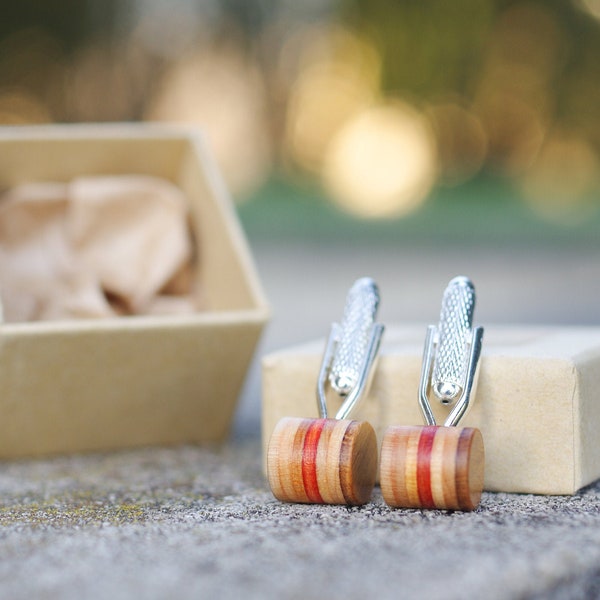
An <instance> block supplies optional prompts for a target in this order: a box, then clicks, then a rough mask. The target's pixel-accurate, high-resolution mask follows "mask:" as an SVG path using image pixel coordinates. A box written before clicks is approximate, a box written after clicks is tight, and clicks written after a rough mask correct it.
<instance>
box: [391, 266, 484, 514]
mask: <svg viewBox="0 0 600 600" xmlns="http://www.w3.org/2000/svg"><path fill="white" fill-rule="evenodd" d="M474 308H475V288H474V287H473V284H472V283H471V281H470V280H469V279H467V278H466V277H455V278H454V279H453V280H452V281H450V283H449V284H448V287H447V288H446V291H445V292H444V297H443V299H442V310H441V314H440V323H439V326H438V327H437V328H436V327H435V326H433V325H431V326H429V328H428V330H427V337H426V340H425V349H424V352H423V366H422V370H421V381H420V384H419V404H420V406H421V411H422V412H423V416H424V418H425V422H426V423H427V425H426V426H425V427H411V426H393V427H389V428H388V429H387V430H386V432H385V435H384V438H383V444H382V448H381V467H380V469H381V470H380V482H381V491H382V493H383V497H384V500H385V501H386V502H387V503H388V504H389V505H390V506H393V507H402V508H438V509H447V510H473V509H475V508H476V507H477V505H478V504H479V501H480V498H481V492H482V489H483V473H484V462H485V454H484V447H483V438H482V436H481V432H480V431H479V429H474V428H471V427H456V425H458V423H459V421H460V420H461V418H462V417H463V416H464V415H465V413H466V412H467V409H468V408H469V403H470V399H471V393H472V389H473V384H474V382H475V376H476V372H477V365H478V362H479V356H480V354H481V343H482V339H483V328H482V327H476V328H474V329H473V327H472V322H473V311H474ZM432 396H433V397H434V398H436V399H437V400H438V401H439V402H440V403H441V404H442V405H444V406H450V407H451V410H450V412H449V414H448V416H447V418H446V419H445V421H444V426H443V427H441V426H438V425H437V424H436V420H435V416H434V413H433V410H432V408H431V404H430V398H431V397H432Z"/></svg>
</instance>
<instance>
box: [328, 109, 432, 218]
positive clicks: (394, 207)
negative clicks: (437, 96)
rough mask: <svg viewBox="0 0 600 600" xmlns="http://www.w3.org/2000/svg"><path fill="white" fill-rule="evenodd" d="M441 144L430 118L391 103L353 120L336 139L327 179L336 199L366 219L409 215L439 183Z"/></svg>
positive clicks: (344, 206) (330, 156) (330, 154)
mask: <svg viewBox="0 0 600 600" xmlns="http://www.w3.org/2000/svg"><path fill="white" fill-rule="evenodd" d="M435 162H436V161H435V145H434V141H433V136H432V133H431V131H430V129H429V126H428V123H427V121H426V119H425V118H424V117H423V116H422V115H421V114H420V113H419V112H417V111H416V110H415V109H413V108H411V107H409V106H407V105H406V104H403V103H400V102H395V103H391V102H390V103H386V104H381V105H378V106H374V107H372V108H369V109H366V110H364V111H363V112H361V113H360V114H358V115H357V116H356V117H355V118H353V119H351V120H350V121H349V122H348V123H347V124H346V125H345V126H344V127H343V128H342V129H341V130H340V132H339V133H338V134H337V135H336V136H335V138H334V139H333V140H332V142H331V144H330V146H329V148H328V152H327V156H326V160H325V167H324V181H325V184H326V187H327V189H328V191H329V193H330V194H331V197H332V198H333V200H334V201H335V202H336V203H337V204H338V205H339V206H341V207H342V208H344V209H345V210H347V211H349V212H351V213H354V214H356V215H358V216H361V217H370V218H382V217H391V216H401V215H405V214H407V213H409V212H411V211H413V210H415V209H416V208H417V207H418V206H420V205H421V204H422V202H423V201H424V200H425V198H426V196H427V194H428V193H429V191H430V190H431V188H432V186H433V183H434V181H435V175H436V168H435Z"/></svg>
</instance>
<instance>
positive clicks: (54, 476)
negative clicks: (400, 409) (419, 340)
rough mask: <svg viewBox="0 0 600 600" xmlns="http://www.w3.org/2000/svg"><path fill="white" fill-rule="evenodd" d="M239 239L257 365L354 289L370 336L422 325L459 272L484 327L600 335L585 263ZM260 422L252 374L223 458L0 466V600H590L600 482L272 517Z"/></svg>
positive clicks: (597, 554) (219, 453) (132, 456)
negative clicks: (444, 504) (248, 257)
mask: <svg viewBox="0 0 600 600" xmlns="http://www.w3.org/2000/svg"><path fill="white" fill-rule="evenodd" d="M251 242H252V245H253V248H254V251H255V255H256V260H257V264H258V267H259V270H260V272H261V275H262V277H263V281H264V284H265V287H266V289H267V293H268V296H269V298H270V300H271V302H272V304H273V309H274V318H273V322H272V324H271V326H270V327H269V329H268V331H267V332H266V334H265V337H264V339H263V342H262V344H261V348H260V351H259V355H260V354H264V353H265V352H268V351H270V350H273V349H276V348H280V347H282V346H285V345H289V344H294V343H299V342H304V341H306V340H308V339H311V338H313V337H320V336H323V335H324V334H325V333H326V331H327V329H328V327H329V323H330V321H331V320H332V319H335V318H338V317H339V316H340V312H341V309H342V306H343V301H344V296H345V293H346V290H347V288H348V287H349V285H350V284H351V283H352V281H353V280H354V279H355V278H356V277H358V276H361V275H371V276H373V277H374V278H376V279H377V280H378V282H379V284H380V286H381V291H382V310H381V320H382V321H384V322H387V323H391V322H394V321H405V322H406V321H415V322H423V323H426V322H429V321H435V320H436V319H437V314H438V311H439V302H440V295H441V292H442V290H443V288H444V286H445V284H446V282H447V281H448V280H449V279H450V278H451V277H452V276H454V275H456V274H461V273H462V274H466V275H470V276H471V277H472V278H473V280H474V281H475V283H476V285H477V288H478V290H479V306H478V309H477V320H478V321H479V322H480V323H482V324H484V325H485V323H488V322H504V323H508V322H517V323H518V322H528V323H557V324H566V323H579V324H594V325H598V324H600V309H599V308H598V303H597V298H598V297H599V295H600V294H599V292H600V250H599V251H598V252H590V251H589V250H586V251H585V252H584V251H575V250H573V251H570V250H569V251H568V250H564V249H563V250H560V251H559V250H556V251H553V250H551V249H548V248H537V249H536V248H531V249H524V248H521V249H512V250H511V249H496V250H487V251H482V250H481V248H479V249H468V248H462V249H459V248H445V249H438V250H435V249H420V250H419V249H418V250H414V249H413V250H407V249H402V248H401V247H394V248H387V247H384V246H382V247H379V248H377V247H376V248H373V247H370V248H369V249H367V248H365V247H360V246H353V245H352V244H350V243H348V246H347V247H342V246H340V245H336V246H332V247H327V246H323V245H321V246H308V245H302V244H300V243H296V242H293V243H290V244H278V245H277V246H273V245H271V244H269V243H267V242H263V241H261V240H252V239H251ZM599 343H600V341H599ZM484 351H485V350H484ZM259 418H260V382H259V370H258V360H257V361H256V362H255V364H254V366H253V368H252V370H251V373H250V376H249V378H248V382H247V384H246V387H245V389H244V392H243V395H242V399H241V404H240V410H239V413H238V416H237V419H236V422H235V424H234V429H233V436H232V440H231V442H230V443H228V444H226V445H224V446H223V447H220V448H193V447H180V448H148V449H139V450H129V451H123V452H116V453H110V454H98V455H85V456H68V457H57V458H49V459H45V460H34V461H18V462H7V463H3V464H1V465H0V597H1V598H14V599H19V598H27V599H29V598H65V599H71V598H73V599H75V598H78V599H79V598H92V599H94V598H111V599H115V600H116V599H119V598H140V597H142V598H239V597H244V598H289V599H293V598H303V599H309V598H344V599H354V598H356V599H363V598H365V597H370V598H431V599H434V598H444V599H445V600H448V599H451V598H593V597H600V484H595V485H592V486H590V487H589V488H587V489H585V490H583V491H581V492H580V493H579V494H577V495H575V496H573V497H541V496H531V495H510V494H489V493H485V494H484V496H483V499H482V503H481V507H480V508H479V509H478V510H477V511H476V512H474V513H470V514H466V513H454V514H450V513H444V512H440V511H415V510H392V509H389V508H388V507H387V506H386V505H385V504H384V503H383V501H382V498H381V494H380V492H379V490H376V491H375V494H374V498H373V501H372V502H371V503H370V504H368V505H367V506H365V507H363V508H347V507H343V506H303V505H286V504H281V503H279V502H277V501H276V500H274V498H273V497H272V495H271V494H270V492H269V490H268V487H267V486H266V484H265V481H264V479H263V475H262V472H261V458H260V440H259V435H260V434H259Z"/></svg>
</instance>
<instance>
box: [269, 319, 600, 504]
mask: <svg viewBox="0 0 600 600" xmlns="http://www.w3.org/2000/svg"><path fill="white" fill-rule="evenodd" d="M424 337H425V326H422V327H414V326H406V327H399V328H395V329H390V328H388V330H387V331H386V332H385V334H384V341H383V344H382V352H381V355H380V358H379V362H378V365H377V369H376V372H375V375H374V378H373V385H372V387H371V391H370V393H369V395H368V397H367V398H366V399H364V400H363V401H362V403H361V405H360V407H358V408H357V410H356V412H355V413H354V414H353V415H352V418H355V419H364V420H368V421H369V422H370V423H371V424H372V425H373V426H374V427H375V430H376V432H377V435H378V438H379V442H380V443H381V439H382V435H383V431H384V430H385V428H386V427H387V426H389V425H401V424H403V425H422V424H423V418H422V415H421V412H420V408H419V406H418V402H417V387H418V383H419V377H420V369H421V361H422V352H423V341H424ZM323 348H324V342H319V343H314V344H309V345H306V346H302V347H297V348H292V349H289V350H285V351H282V352H278V353H274V354H271V355H269V356H266V357H265V358H264V359H263V367H262V371H263V450H264V451H265V452H266V446H267V444H268V440H269V437H270V435H271V432H272V431H273V429H274V427H275V424H276V423H277V421H278V420H279V419H280V418H282V417H285V416H297V417H317V416H318V410H317V403H316V398H315V388H316V381H317V375H318V372H319V366H320V363H321V356H322V352H323ZM599 390H600V328H527V327H518V328H498V327H492V326H489V327H486V328H485V335H484V341H483V352H482V358H481V362H480V369H479V380H478V385H477V388H476V393H475V395H474V396H473V397H472V408H471V410H470V412H469V413H468V414H467V416H466V417H465V418H464V419H463V421H461V423H460V425H467V426H471V427H479V428H480V429H481V432H482V434H483V439H484V443H485V451H486V463H485V489H486V490H488V491H503V492H525V493H535V494H574V493H575V492H576V491H577V490H578V489H580V488H581V487H583V486H585V485H587V484H589V483H591V482H593V481H594V480H596V479H598V478H599V477H600V436H599V435H598V432H599V431H600V395H599ZM331 408H332V410H333V411H335V409H336V408H337V407H336V406H332V407H331ZM438 416H439V415H438ZM438 422H439V420H438Z"/></svg>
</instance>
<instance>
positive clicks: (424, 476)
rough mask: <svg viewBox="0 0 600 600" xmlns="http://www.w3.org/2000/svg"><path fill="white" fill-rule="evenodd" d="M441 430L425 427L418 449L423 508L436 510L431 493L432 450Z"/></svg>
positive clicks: (418, 485)
mask: <svg viewBox="0 0 600 600" xmlns="http://www.w3.org/2000/svg"><path fill="white" fill-rule="evenodd" d="M438 429H439V428H438V427H435V426H429V427H423V429H422V430H421V435H420V437H419V447H418V449H417V491H418V492H419V500H420V502H421V506H422V507H423V508H435V507H436V506H435V502H434V501H433V494H432V492H431V449H432V448H433V440H434V438H435V434H436V433H437V430H438Z"/></svg>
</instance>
